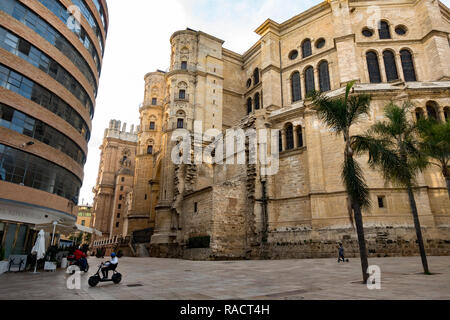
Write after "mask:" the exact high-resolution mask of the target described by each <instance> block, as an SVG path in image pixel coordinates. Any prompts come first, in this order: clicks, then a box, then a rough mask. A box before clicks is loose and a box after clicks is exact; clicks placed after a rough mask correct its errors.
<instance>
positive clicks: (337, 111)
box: [312, 93, 347, 134]
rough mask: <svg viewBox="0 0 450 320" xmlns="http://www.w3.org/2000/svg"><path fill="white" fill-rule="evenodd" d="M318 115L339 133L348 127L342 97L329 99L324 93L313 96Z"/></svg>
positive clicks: (314, 108)
mask: <svg viewBox="0 0 450 320" xmlns="http://www.w3.org/2000/svg"><path fill="white" fill-rule="evenodd" d="M312 101H313V103H314V107H313V110H315V111H317V117H318V118H319V119H320V120H321V121H322V122H324V123H325V124H326V125H327V126H328V127H329V128H332V129H333V130H334V131H335V132H336V133H337V134H339V133H341V132H342V131H343V130H344V129H345V128H346V127H347V117H346V108H345V105H344V103H343V101H342V99H333V100H332V99H329V98H328V97H327V96H326V95H324V94H322V93H316V94H315V95H313V96H312Z"/></svg>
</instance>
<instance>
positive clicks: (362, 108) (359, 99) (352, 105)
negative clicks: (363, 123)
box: [347, 94, 372, 125]
mask: <svg viewBox="0 0 450 320" xmlns="http://www.w3.org/2000/svg"><path fill="white" fill-rule="evenodd" d="M371 100H372V97H371V96H370V95H367V94H359V95H355V96H351V97H350V99H349V100H348V120H347V123H348V124H349V125H351V124H353V123H354V122H356V121H357V120H358V118H359V117H360V116H362V115H369V112H370V101H371Z"/></svg>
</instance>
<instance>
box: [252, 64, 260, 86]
mask: <svg viewBox="0 0 450 320" xmlns="http://www.w3.org/2000/svg"><path fill="white" fill-rule="evenodd" d="M258 83H259V69H258V68H256V69H255V71H253V85H255V86H256V85H257V84H258Z"/></svg>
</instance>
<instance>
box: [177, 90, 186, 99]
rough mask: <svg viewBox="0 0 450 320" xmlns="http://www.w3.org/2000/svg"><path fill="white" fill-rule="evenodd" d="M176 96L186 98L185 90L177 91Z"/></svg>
mask: <svg viewBox="0 0 450 320" xmlns="http://www.w3.org/2000/svg"><path fill="white" fill-rule="evenodd" d="M178 98H180V99H186V90H183V89H182V90H180V92H179V93H178Z"/></svg>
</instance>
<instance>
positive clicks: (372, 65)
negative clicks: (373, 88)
mask: <svg viewBox="0 0 450 320" xmlns="http://www.w3.org/2000/svg"><path fill="white" fill-rule="evenodd" d="M366 60H367V69H368V70H369V79H370V83H380V82H381V73H380V64H379V63H378V55H377V53H376V52H373V51H369V52H367V53H366Z"/></svg>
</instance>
